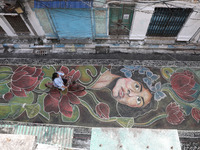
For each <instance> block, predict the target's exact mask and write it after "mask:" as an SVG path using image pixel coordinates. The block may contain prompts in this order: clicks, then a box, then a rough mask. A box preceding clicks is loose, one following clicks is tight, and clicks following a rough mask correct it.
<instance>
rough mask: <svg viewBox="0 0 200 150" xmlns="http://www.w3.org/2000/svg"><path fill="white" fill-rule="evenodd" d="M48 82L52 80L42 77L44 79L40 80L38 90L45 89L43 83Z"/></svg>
mask: <svg viewBox="0 0 200 150" xmlns="http://www.w3.org/2000/svg"><path fill="white" fill-rule="evenodd" d="M48 82H52V80H51V79H50V78H49V77H46V78H44V79H43V80H42V81H41V82H40V85H39V89H40V90H45V89H47V87H46V86H45V84H46V83H48Z"/></svg>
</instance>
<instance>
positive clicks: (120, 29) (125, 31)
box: [109, 4, 134, 35]
mask: <svg viewBox="0 0 200 150" xmlns="http://www.w3.org/2000/svg"><path fill="white" fill-rule="evenodd" d="M133 10H134V6H131V5H123V4H121V5H118V4H112V5H110V16H109V34H110V35H129V31H130V29H131V24H132V18H133V13H134V12H133Z"/></svg>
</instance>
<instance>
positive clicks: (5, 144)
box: [0, 134, 36, 150]
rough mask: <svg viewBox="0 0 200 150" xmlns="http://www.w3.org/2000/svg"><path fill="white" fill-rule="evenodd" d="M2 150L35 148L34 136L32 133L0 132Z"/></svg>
mask: <svg viewBox="0 0 200 150" xmlns="http://www.w3.org/2000/svg"><path fill="white" fill-rule="evenodd" d="M0 148H1V149H2V150H35V148H36V137H35V136H32V135H14V134H0Z"/></svg>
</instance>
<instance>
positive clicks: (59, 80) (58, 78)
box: [52, 71, 68, 91]
mask: <svg viewBox="0 0 200 150" xmlns="http://www.w3.org/2000/svg"><path fill="white" fill-rule="evenodd" d="M65 77H66V75H65V74H64V72H62V71H58V72H55V73H53V75H52V81H53V86H54V87H56V88H58V89H60V90H62V91H64V90H65V89H67V88H68V86H67V83H68V80H67V79H66V78H65Z"/></svg>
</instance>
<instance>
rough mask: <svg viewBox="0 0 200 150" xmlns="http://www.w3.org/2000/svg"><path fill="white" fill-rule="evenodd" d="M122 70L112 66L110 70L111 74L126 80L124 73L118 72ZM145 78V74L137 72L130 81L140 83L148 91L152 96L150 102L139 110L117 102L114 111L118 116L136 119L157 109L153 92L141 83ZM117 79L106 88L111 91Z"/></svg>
mask: <svg viewBox="0 0 200 150" xmlns="http://www.w3.org/2000/svg"><path fill="white" fill-rule="evenodd" d="M122 68H123V67H116V66H114V67H113V68H112V69H111V73H112V74H116V75H119V76H121V77H122V78H127V77H126V76H125V75H124V73H123V72H121V71H120V70H121V69H122ZM145 77H146V75H145V74H139V73H138V72H137V71H135V72H134V75H133V76H132V77H131V79H133V80H135V81H137V82H139V83H141V84H142V85H143V87H144V88H145V89H148V90H149V91H150V93H151V94H152V98H151V100H150V103H149V104H147V105H146V106H145V107H141V108H140V107H130V106H127V105H124V104H121V103H119V102H117V103H116V109H117V112H118V113H119V115H120V116H122V117H138V116H142V115H144V114H145V113H147V112H150V111H151V110H154V109H157V101H155V100H154V96H153V92H152V91H151V90H150V89H149V87H148V86H147V85H146V83H144V81H143V79H144V78H145ZM118 79H119V78H118ZM118 79H116V80H114V81H113V82H111V83H110V85H109V86H108V88H109V89H111V90H112V89H113V88H114V86H115V84H116V82H117V80H118Z"/></svg>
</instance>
